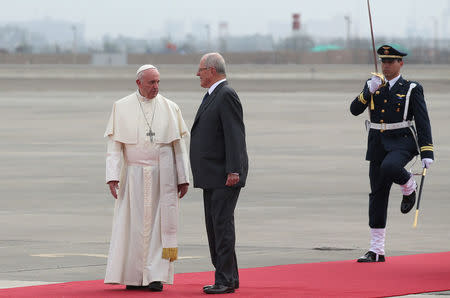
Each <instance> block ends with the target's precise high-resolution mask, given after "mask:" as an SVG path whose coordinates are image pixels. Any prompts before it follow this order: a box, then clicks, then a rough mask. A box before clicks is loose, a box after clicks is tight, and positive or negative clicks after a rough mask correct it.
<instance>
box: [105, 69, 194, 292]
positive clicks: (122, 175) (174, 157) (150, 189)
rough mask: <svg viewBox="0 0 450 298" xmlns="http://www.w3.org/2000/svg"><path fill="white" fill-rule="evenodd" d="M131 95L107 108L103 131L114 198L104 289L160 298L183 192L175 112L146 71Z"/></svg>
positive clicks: (169, 273)
mask: <svg viewBox="0 0 450 298" xmlns="http://www.w3.org/2000/svg"><path fill="white" fill-rule="evenodd" d="M136 75H137V78H136V84H137V86H138V90H137V91H136V92H134V93H132V94H130V95H128V96H126V97H124V98H122V99H120V100H118V101H116V102H115V103H114V104H113V108H112V112H111V116H110V118H109V122H108V125H107V128H106V132H105V137H107V138H108V146H107V147H108V149H107V155H106V182H107V183H108V185H109V188H110V191H111V194H112V195H113V196H114V198H116V202H115V208H114V219H113V227H112V235H111V242H110V248H109V255H108V263H107V267H106V276H105V283H111V284H125V285H126V288H127V289H148V290H150V291H162V289H163V284H164V283H167V284H172V283H173V275H174V266H173V261H175V260H176V259H177V254H178V248H177V238H176V236H177V235H176V234H177V224H178V200H179V198H182V197H183V196H184V195H185V194H186V192H187V190H188V186H189V164H188V155H187V150H186V145H185V139H186V138H188V136H189V133H188V129H187V127H186V124H185V123H184V120H183V118H182V116H181V111H180V108H179V107H178V106H177V105H176V104H175V103H174V102H172V101H170V100H168V99H167V98H165V97H164V96H162V95H161V94H159V72H158V69H157V68H156V67H155V66H153V65H149V64H147V65H143V66H141V67H140V68H139V69H138V70H137V73H136Z"/></svg>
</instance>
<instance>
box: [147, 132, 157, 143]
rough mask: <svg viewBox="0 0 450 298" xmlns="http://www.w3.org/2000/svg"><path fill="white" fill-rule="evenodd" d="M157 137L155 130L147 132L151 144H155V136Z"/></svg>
mask: <svg viewBox="0 0 450 298" xmlns="http://www.w3.org/2000/svg"><path fill="white" fill-rule="evenodd" d="M154 135H155V133H154V132H153V130H152V129H151V128H150V130H149V131H148V132H147V136H148V137H150V142H152V143H153V136H154Z"/></svg>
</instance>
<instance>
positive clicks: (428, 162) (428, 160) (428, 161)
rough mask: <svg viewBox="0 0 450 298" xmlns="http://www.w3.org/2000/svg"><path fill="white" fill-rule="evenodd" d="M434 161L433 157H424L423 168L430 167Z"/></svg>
mask: <svg viewBox="0 0 450 298" xmlns="http://www.w3.org/2000/svg"><path fill="white" fill-rule="evenodd" d="M432 163H433V160H432V159H431V158H422V168H427V169H428V168H429V167H430V166H431V164H432Z"/></svg>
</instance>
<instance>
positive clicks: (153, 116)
mask: <svg viewBox="0 0 450 298" xmlns="http://www.w3.org/2000/svg"><path fill="white" fill-rule="evenodd" d="M136 98H137V101H138V102H139V106H140V107H141V111H142V115H144V119H145V122H147V126H148V129H149V132H152V125H153V119H154V118H155V111H156V102H155V103H154V106H153V115H152V120H151V122H150V123H148V120H147V117H145V112H144V108H143V107H142V103H141V101H140V100H139V97H138V95H137V93H136ZM155 98H156V97H155Z"/></svg>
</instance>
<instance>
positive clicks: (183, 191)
mask: <svg viewBox="0 0 450 298" xmlns="http://www.w3.org/2000/svg"><path fill="white" fill-rule="evenodd" d="M188 188H189V183H183V184H178V197H179V198H180V199H181V198H182V197H184V195H185V194H186V193H187V191H188Z"/></svg>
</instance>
